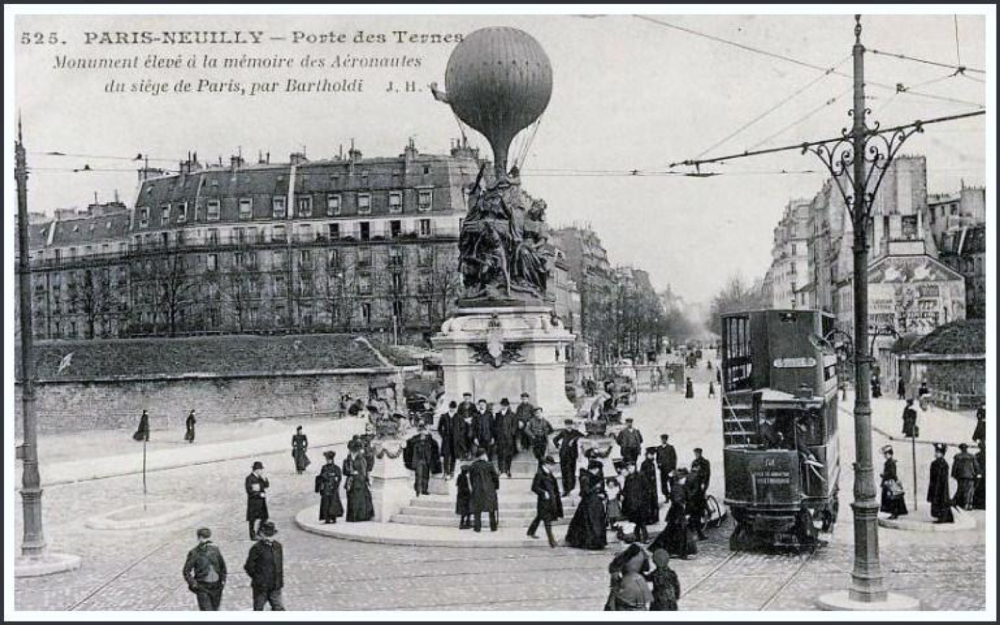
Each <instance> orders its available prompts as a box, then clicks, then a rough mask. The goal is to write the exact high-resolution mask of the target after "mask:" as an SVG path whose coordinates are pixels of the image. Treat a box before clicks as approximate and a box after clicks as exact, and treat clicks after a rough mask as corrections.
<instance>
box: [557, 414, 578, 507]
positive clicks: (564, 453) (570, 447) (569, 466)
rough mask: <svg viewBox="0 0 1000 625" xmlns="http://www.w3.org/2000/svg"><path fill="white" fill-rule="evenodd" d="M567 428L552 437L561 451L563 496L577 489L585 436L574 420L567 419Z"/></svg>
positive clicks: (565, 423) (560, 465) (560, 467)
mask: <svg viewBox="0 0 1000 625" xmlns="http://www.w3.org/2000/svg"><path fill="white" fill-rule="evenodd" d="M563 425H564V426H565V427H564V428H563V429H562V430H560V431H559V432H558V433H557V434H556V435H555V436H553V437H552V444H553V445H555V446H556V448H557V449H558V450H559V470H560V471H561V472H562V484H563V495H568V494H570V493H571V492H573V489H574V488H576V463H577V460H579V458H580V439H581V438H582V437H583V434H581V433H580V430H578V429H577V428H576V422H575V421H573V419H566V420H565V421H564V422H563Z"/></svg>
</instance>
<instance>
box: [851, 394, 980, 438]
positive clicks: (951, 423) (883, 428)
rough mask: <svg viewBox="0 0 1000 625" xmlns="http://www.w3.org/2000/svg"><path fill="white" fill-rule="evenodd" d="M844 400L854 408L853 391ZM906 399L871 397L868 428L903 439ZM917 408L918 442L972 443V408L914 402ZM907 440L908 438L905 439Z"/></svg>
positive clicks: (889, 436) (883, 434)
mask: <svg viewBox="0 0 1000 625" xmlns="http://www.w3.org/2000/svg"><path fill="white" fill-rule="evenodd" d="M847 397H848V398H847V401H842V402H841V405H842V406H843V407H845V408H847V409H848V410H853V408H854V396H853V393H849V394H848V396H847ZM905 406H906V402H905V401H903V400H901V399H896V398H895V397H885V396H883V397H880V398H879V399H873V400H872V427H873V428H874V429H875V430H876V431H878V433H879V434H881V435H882V436H885V437H886V438H892V439H898V440H900V441H902V440H903V408H904V407H905ZM913 407H914V408H915V409H916V411H917V426H918V427H919V428H920V436H919V437H918V438H917V442H918V443H928V444H932V443H945V444H947V445H948V446H949V447H957V446H958V444H959V443H967V444H968V445H969V447H975V443H973V442H972V432H973V430H975V429H976V416H975V413H974V412H972V411H967V412H954V411H951V410H946V409H944V408H938V407H936V406H930V407H928V409H927V410H921V409H920V405H919V404H917V403H916V402H914V404H913ZM906 440H907V442H908V439H906Z"/></svg>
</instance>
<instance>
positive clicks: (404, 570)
mask: <svg viewBox="0 0 1000 625" xmlns="http://www.w3.org/2000/svg"><path fill="white" fill-rule="evenodd" d="M696 390H697V398H696V399H692V400H685V399H683V397H682V395H679V394H674V393H670V392H660V393H657V394H643V395H641V396H640V399H639V402H638V405H637V406H636V407H635V408H634V409H633V410H632V411H631V412H630V414H631V415H632V416H634V417H635V419H636V425H637V426H638V427H639V429H640V430H641V431H642V433H643V435H644V437H645V439H646V441H647V443H649V444H652V443H653V441H655V440H656V439H657V438H658V435H659V434H660V433H662V432H668V433H670V434H671V442H672V443H673V444H674V445H675V446H676V447H677V449H678V453H679V456H680V458H681V462H682V463H684V464H687V463H688V462H689V461H690V459H691V455H692V454H691V448H693V447H695V446H702V447H704V449H705V455H706V457H707V458H708V459H709V460H710V461H711V462H712V464H713V466H714V468H715V470H714V471H713V478H712V485H711V490H712V491H713V492H714V494H715V495H716V496H717V497H718V498H719V499H720V500H721V495H722V457H721V456H722V452H721V435H720V430H721V424H720V419H719V415H718V410H719V407H718V403H717V400H715V399H707V398H706V394H707V388H706V387H705V386H702V385H697V388H696ZM884 410H895V406H894V404H893V405H891V406H889V405H887V406H886V407H885V408H884ZM956 418H967V417H965V416H962V415H959V416H958V417H956ZM849 421H850V420H849V417H848V415H847V414H845V413H843V412H842V413H841V423H842V430H841V437H842V445H843V449H844V450H845V451H844V458H843V460H842V462H843V465H844V467H845V469H849V467H850V463H851V461H852V460H853V453H852V452H851V450H850V448H851V442H852V440H853V438H852V437H853V432H852V431H851V428H850V427H849V426H850V423H849ZM881 444H882V442H881V441H880V440H879V438H878V437H876V445H877V446H878V445H881ZM42 445H44V440H43V441H42ZM343 453H344V452H343V450H338V459H340V458H342V457H343ZM921 453H923V452H921ZM313 455H314V456H317V455H318V452H314V454H313ZM261 459H262V460H263V461H264V463H265V465H266V466H267V468H268V470H269V474H270V478H271V484H272V488H271V490H270V491H269V496H270V502H269V508H270V511H271V514H272V518H273V519H274V520H275V522H276V524H277V526H278V528H279V535H278V539H279V540H280V541H281V542H282V543H283V544H284V546H285V561H286V564H285V591H284V595H285V603H286V605H287V606H288V608H289V609H291V610H376V609H412V610H425V609H426V610H600V609H601V608H602V606H603V603H604V600H605V598H606V596H607V573H606V567H607V564H608V562H609V561H610V558H611V556H612V548H611V547H609V548H608V549H607V550H605V551H604V552H599V553H590V552H582V551H577V550H573V549H568V548H564V547H561V548H558V549H556V550H549V549H543V548H522V549H458V548H432V547H402V546H390V545H375V544H364V543H356V542H348V541H340V540H334V539H329V538H323V537H320V536H316V535H313V534H308V533H305V532H303V531H301V530H299V529H298V528H297V527H296V526H295V525H294V523H293V521H292V519H293V517H294V515H295V514H296V513H297V512H299V510H301V509H302V508H304V507H306V506H309V505H313V504H314V503H315V495H313V494H312V486H313V475H312V473H307V474H305V475H296V474H295V472H294V470H293V467H292V460H291V458H290V457H289V455H288V453H287V452H282V453H276V454H273V455H270V456H264V457H262V458H261ZM905 461H906V457H905V456H903V457H902V458H901V464H903V465H904V466H902V467H901V470H902V471H904V472H905V471H907V470H908V469H907V468H906V466H905ZM313 462H314V464H313V467H312V469H315V468H317V464H316V463H318V458H316V457H314V458H313ZM249 464H250V461H249V460H248V459H240V460H231V461H223V462H217V463H213V464H205V465H199V466H191V467H185V468H179V469H171V470H165V471H160V472H156V473H152V474H150V475H149V491H150V494H149V501H151V502H152V501H185V502H195V503H201V504H204V505H205V508H204V510H203V512H202V513H201V514H199V515H198V516H196V517H191V518H188V519H185V520H184V521H182V522H180V523H178V524H177V525H175V526H168V527H166V528H160V529H149V530H142V531H109V530H93V529H88V528H86V527H85V526H84V520H85V519H87V518H89V517H92V516H95V515H97V514H99V513H102V512H107V511H109V510H111V509H114V508H116V507H124V506H128V505H133V504H138V503H141V502H142V483H141V478H140V477H139V476H135V475H133V476H124V477H116V478H108V479H102V480H95V481H88V482H82V483H77V484H70V485H60V486H53V487H50V488H48V489H46V491H45V499H44V506H45V507H44V510H45V529H46V536H47V539H48V541H49V545H50V547H51V548H52V549H54V550H57V551H63V552H69V553H75V554H78V555H80V556H83V559H84V560H83V566H82V568H80V569H79V570H77V571H74V572H71V573H66V574H62V575H57V576H52V577H44V578H34V579H18V580H17V582H16V590H15V601H16V607H17V609H18V610H192V609H195V608H196V606H195V601H194V597H193V595H191V593H190V592H189V591H188V590H187V587H186V585H185V583H184V581H183V579H182V578H181V565H182V564H183V561H184V556H185V553H186V551H187V550H188V549H189V548H190V547H191V546H193V544H194V542H195V538H194V528H196V527H198V526H200V525H203V524H204V525H208V526H209V527H211V528H212V529H213V531H214V533H215V536H214V540H215V542H216V544H217V545H219V547H220V548H221V549H222V552H223V554H224V556H225V557H226V558H227V564H228V565H229V570H230V582H229V584H228V585H227V589H226V593H225V596H224V599H223V609H226V610H247V609H249V608H250V589H249V583H248V579H247V577H246V576H245V575H244V573H243V570H242V565H243V562H244V560H245V558H246V553H247V549H248V548H249V547H250V544H251V543H250V541H248V540H247V538H246V524H245V522H244V506H245V497H244V494H243V481H242V480H243V477H244V476H245V475H246V474H247V473H248V472H249ZM42 471H43V473H44V471H45V466H44V465H43V466H42ZM904 474H905V473H904ZM852 479H853V476H852V475H850V473H849V471H847V472H846V473H845V474H844V475H843V476H842V477H841V486H842V490H841V492H842V493H845V492H846V493H847V496H849V494H850V492H851V489H850V484H851V480H852ZM17 503H18V505H17V506H16V510H17V519H16V523H17V526H18V532H17V535H18V538H20V523H21V518H20V505H19V503H20V502H19V501H18V502H17ZM848 503H849V502H848V501H846V500H845V501H842V506H841V510H842V512H841V517H840V520H839V523H838V526H837V529H836V531H835V532H834V534H833V535H832V537H829V538H830V542H829V544H827V545H825V546H824V547H822V548H820V549H819V550H817V551H816V552H815V553H814V554H803V555H787V556H783V555H763V554H745V553H739V554H737V553H733V552H730V551H729V548H728V535H729V531H730V529H731V528H730V526H729V525H728V523H727V524H726V525H724V526H723V527H722V528H719V529H717V530H714V531H712V532H711V537H710V540H709V541H706V542H703V543H701V544H700V545H699V547H700V552H699V554H698V557H697V558H696V559H694V560H691V561H675V562H673V563H672V566H673V567H674V568H675V570H676V571H677V573H678V575H679V576H680V580H681V585H682V589H683V593H684V594H683V596H682V599H681V601H680V605H681V609H682V610H799V609H815V608H814V606H813V603H812V602H813V599H814V598H815V597H816V596H818V595H820V594H823V593H825V592H828V591H831V590H836V589H842V588H846V587H847V586H848V585H849V583H850V570H851V566H852V556H853V549H852V545H851V537H852V536H851V534H852V525H851V519H850V508H849V506H848V505H847V504H848ZM662 513H663V510H662V509H661V514H662ZM978 514H979V515H980V516H978V517H977V527H976V529H975V530H973V531H966V532H955V533H936V534H926V533H922V532H902V531H894V530H886V529H882V530H880V534H879V537H880V542H881V545H882V565H883V570H884V572H885V574H886V583H887V586H888V587H889V588H890V589H892V590H896V591H899V592H904V593H906V594H909V595H910V596H914V597H919V598H920V599H921V600H922V601H923V605H924V608H925V609H950V610H981V609H983V608H984V607H985V602H986V587H985V566H986V564H985V537H984V530H983V517H982V516H981V515H982V513H978ZM341 522H343V520H341ZM556 531H557V536H558V537H559V538H561V537H562V535H563V534H564V533H565V526H563V527H562V528H557V530H556Z"/></svg>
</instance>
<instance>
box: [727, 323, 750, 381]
mask: <svg viewBox="0 0 1000 625" xmlns="http://www.w3.org/2000/svg"><path fill="white" fill-rule="evenodd" d="M725 341H726V362H725V371H724V374H725V385H726V390H727V391H736V390H740V389H745V388H749V387H750V371H751V368H752V364H751V359H750V319H749V317H729V318H728V319H726V327H725Z"/></svg>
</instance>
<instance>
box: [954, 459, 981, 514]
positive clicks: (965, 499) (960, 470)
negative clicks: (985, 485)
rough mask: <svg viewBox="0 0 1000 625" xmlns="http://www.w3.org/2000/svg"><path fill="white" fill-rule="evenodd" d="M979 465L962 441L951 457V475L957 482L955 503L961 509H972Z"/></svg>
mask: <svg viewBox="0 0 1000 625" xmlns="http://www.w3.org/2000/svg"><path fill="white" fill-rule="evenodd" d="M977 475H979V467H978V466H977V463H976V457H975V456H973V455H972V454H970V453H969V446H968V445H966V444H965V443H962V444H961V445H959V446H958V453H957V454H955V457H954V458H952V459H951V476H952V477H953V478H955V481H956V482H958V489H957V490H956V491H955V505H956V506H957V507H959V508H962V509H963V510H972V497H973V495H974V494H975V492H976V476H977Z"/></svg>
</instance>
